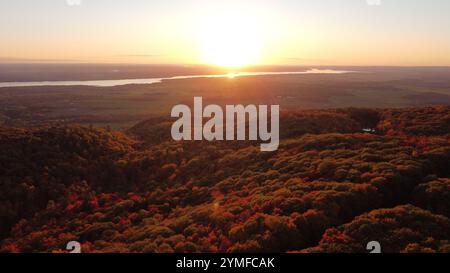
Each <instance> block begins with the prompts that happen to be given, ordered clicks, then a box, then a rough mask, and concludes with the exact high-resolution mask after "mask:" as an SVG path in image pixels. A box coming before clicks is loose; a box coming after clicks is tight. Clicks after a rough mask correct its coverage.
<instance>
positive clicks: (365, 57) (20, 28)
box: [0, 0, 450, 66]
mask: <svg viewBox="0 0 450 273" xmlns="http://www.w3.org/2000/svg"><path fill="white" fill-rule="evenodd" d="M70 1H72V2H76V1H77V0H32V1H30V0H0V37H1V43H0V62H17V61H42V62H48V61H58V62H107V63H150V64H205V63H207V64H216V65H223V66H242V65H249V64H276V65H284V64H289V65H296V64H300V65H301V64H316V65H407V66H408V65H445V66H448V65H450V16H449V14H450V1H448V0H433V1H430V0H380V1H381V4H379V5H377V3H376V2H377V0H284V1H283V0H272V1H268V0H267V1H266V0H255V1H243V0H241V1H233V0H228V1H212V0H210V1H206V0H203V1H200V0H161V1H158V0H152V1H149V0H131V1H130V0H81V4H80V5H69V4H68V2H70ZM368 2H373V3H375V5H373V4H369V3H368Z"/></svg>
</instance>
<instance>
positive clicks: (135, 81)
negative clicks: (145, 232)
mask: <svg viewBox="0 0 450 273" xmlns="http://www.w3.org/2000/svg"><path fill="white" fill-rule="evenodd" d="M351 72H353V71H343V70H331V69H310V70H307V71H293V72H240V73H229V74H216V75H188V76H174V77H166V78H148V79H124V80H95V81H38V82H0V88H2V87H32V86H98V87H112V86H120V85H128V84H155V83H160V82H162V81H164V80H180V79H196V78H236V77H246V76H264V75H304V74H345V73H351Z"/></svg>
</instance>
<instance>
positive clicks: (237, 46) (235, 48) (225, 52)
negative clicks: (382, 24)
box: [202, 13, 263, 68]
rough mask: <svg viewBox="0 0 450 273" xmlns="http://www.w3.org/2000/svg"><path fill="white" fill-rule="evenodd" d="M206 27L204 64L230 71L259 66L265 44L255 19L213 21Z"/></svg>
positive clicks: (232, 17) (225, 17)
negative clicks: (229, 69) (226, 68)
mask: <svg viewBox="0 0 450 273" xmlns="http://www.w3.org/2000/svg"><path fill="white" fill-rule="evenodd" d="M203 27H204V30H203V32H202V47H203V48H202V50H203V58H204V62H206V63H208V64H211V65H218V66H223V67H228V68H236V67H242V66H246V65H253V64H257V63H258V61H259V59H260V57H261V56H260V55H261V48H262V43H263V41H262V35H261V30H260V29H259V27H258V24H257V23H256V21H255V20H252V18H249V17H248V16H247V17H246V16H243V15H241V14H236V13H234V14H231V15H222V16H218V17H214V18H209V19H208V20H206V22H205V23H204V24H203Z"/></svg>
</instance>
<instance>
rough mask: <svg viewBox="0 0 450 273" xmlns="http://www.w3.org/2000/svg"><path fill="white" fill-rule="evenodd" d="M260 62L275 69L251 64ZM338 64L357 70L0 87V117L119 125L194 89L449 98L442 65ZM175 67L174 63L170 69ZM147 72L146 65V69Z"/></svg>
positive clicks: (262, 97) (283, 98)
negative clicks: (98, 84) (140, 82)
mask: <svg viewBox="0 0 450 273" xmlns="http://www.w3.org/2000/svg"><path fill="white" fill-rule="evenodd" d="M268 69H271V70H272V71H277V69H278V70H279V71H280V70H281V68H259V70H268ZM283 69H284V70H287V69H291V70H292V68H289V67H288V68H286V67H284V68H283ZM297 69H300V68H297ZM340 69H343V68H340ZM344 69H349V70H355V71H359V72H358V73H350V74H340V75H330V74H321V75H273V76H251V77H238V78H225V79H220V78H218V79H214V78H208V79H206V78H200V79H183V80H167V81H165V82H163V83H158V84H152V85H127V86H116V87H84V86H73V87H16V88H0V117H1V119H2V120H3V121H6V122H8V123H9V124H19V125H39V124H44V123H48V122H59V123H81V124H93V125H96V126H106V125H109V126H111V127H113V128H117V129H120V128H129V127H130V126H132V125H134V124H136V123H137V122H139V121H141V120H144V119H147V118H149V117H154V116H169V115H170V109H171V108H172V107H173V106H174V105H176V104H180V103H183V104H192V99H193V97H194V96H202V97H203V99H204V101H205V103H208V104H210V103H214V104H219V105H223V104H228V103H230V104H279V105H280V106H281V109H282V111H286V110H293V109H326V108H342V107H372V108H373V107H375V108H397V107H410V106H427V105H436V104H450V69H448V68H402V69H401V68H368V67H367V68H364V67H350V68H344ZM176 72H178V70H176V71H175V72H173V71H172V72H171V73H176ZM184 72H189V71H184ZM190 72H191V73H193V74H195V73H194V72H200V71H192V70H190ZM202 72H204V71H202ZM222 72H223V71H222ZM139 73H141V74H133V75H134V76H144V75H142V73H143V72H139ZM166 73H168V72H166ZM50 74H51V73H50ZM149 74H151V73H150V72H147V74H146V75H147V77H148V75H149ZM1 75H2V73H0V78H1ZM51 75H52V74H51ZM122 76H123V75H122ZM28 79H29V78H28ZM96 79H99V78H96ZM38 80H42V78H40V79H38Z"/></svg>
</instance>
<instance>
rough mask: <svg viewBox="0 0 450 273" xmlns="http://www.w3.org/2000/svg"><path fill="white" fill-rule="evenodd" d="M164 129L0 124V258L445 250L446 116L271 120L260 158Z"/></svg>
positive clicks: (407, 112) (428, 112) (443, 111)
mask: <svg viewBox="0 0 450 273" xmlns="http://www.w3.org/2000/svg"><path fill="white" fill-rule="evenodd" d="M170 126H171V121H170V120H167V119H164V118H154V119H151V120H148V121H144V122H141V123H139V124H137V125H136V126H134V127H133V128H130V129H129V130H128V131H126V132H116V131H111V130H105V129H98V128H94V127H84V126H76V125H67V126H41V127H34V128H28V129H23V128H22V129H18V128H12V127H6V126H3V127H0V148H1V150H2V153H1V155H0V234H1V235H0V240H1V243H0V252H61V251H62V250H63V249H65V245H66V244H67V242H68V241H71V240H76V241H79V242H81V243H82V246H83V251H84V252H365V246H366V244H367V242H369V241H373V240H376V241H379V242H380V243H381V244H382V245H383V251H386V252H449V251H450V233H449V231H450V220H449V218H450V107H448V106H436V107H428V108H404V109H386V110H385V109H351V108H350V109H336V110H315V111H313V110H310V111H289V112H284V113H283V114H282V116H281V131H280V133H281V140H282V141H281V144H280V148H279V150H278V151H276V152H272V153H262V152H260V150H259V147H258V146H257V145H255V143H250V142H239V143H237V142H173V141H170V138H169V133H170ZM364 129H370V130H371V132H374V133H372V134H368V133H364Z"/></svg>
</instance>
